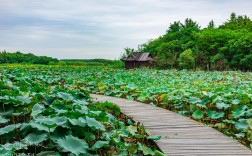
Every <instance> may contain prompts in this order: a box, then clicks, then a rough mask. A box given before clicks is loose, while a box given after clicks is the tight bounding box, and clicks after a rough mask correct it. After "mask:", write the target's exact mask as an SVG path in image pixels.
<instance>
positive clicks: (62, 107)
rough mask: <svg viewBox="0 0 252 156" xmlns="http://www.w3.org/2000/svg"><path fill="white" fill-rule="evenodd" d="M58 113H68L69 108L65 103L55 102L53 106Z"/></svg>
mask: <svg viewBox="0 0 252 156" xmlns="http://www.w3.org/2000/svg"><path fill="white" fill-rule="evenodd" d="M51 107H52V108H53V109H54V110H55V111H56V112H57V113H58V114H62V113H66V112H67V108H66V105H64V104H54V105H52V106H51Z"/></svg>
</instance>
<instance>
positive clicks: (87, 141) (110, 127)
mask: <svg viewBox="0 0 252 156" xmlns="http://www.w3.org/2000/svg"><path fill="white" fill-rule="evenodd" d="M96 70H97V71H99V70H100V69H98V68H97V69H93V70H91V71H89V70H88V69H87V68H85V69H84V68H67V67H53V66H51V67H50V66H23V65H22V66H15V65H14V66H1V67H0V155H15V154H18V155H34V154H35V155H41V156H42V155H85V156H88V155H163V154H162V153H161V152H160V151H158V150H157V147H156V145H155V144H154V142H153V140H158V139H160V137H159V136H148V135H147V133H146V131H145V129H144V127H143V125H140V124H138V123H134V121H132V120H131V119H130V118H128V117H127V116H125V115H124V114H122V113H121V111H120V108H119V107H118V106H117V105H114V104H112V103H109V102H105V103H93V102H92V101H91V100H90V96H89V92H90V90H91V88H90V85H89V84H87V83H86V81H87V79H86V78H88V77H85V76H86V75H89V74H90V76H91V75H92V74H95V73H94V72H95V71H96ZM88 83H90V82H88ZM92 83H95V81H92ZM93 87H95V85H94V86H93ZM104 89H105V88H104Z"/></svg>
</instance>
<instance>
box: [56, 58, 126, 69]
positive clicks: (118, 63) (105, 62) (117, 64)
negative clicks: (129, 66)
mask: <svg viewBox="0 0 252 156" xmlns="http://www.w3.org/2000/svg"><path fill="white" fill-rule="evenodd" d="M60 61H62V62H65V63H66V65H78V66H80V65H90V66H113V67H123V62H122V61H120V60H107V59H62V60H60Z"/></svg>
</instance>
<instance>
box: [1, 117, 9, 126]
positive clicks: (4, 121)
mask: <svg viewBox="0 0 252 156" xmlns="http://www.w3.org/2000/svg"><path fill="white" fill-rule="evenodd" d="M9 121H10V120H9V119H5V118H4V117H3V116H0V124H4V123H6V122H9Z"/></svg>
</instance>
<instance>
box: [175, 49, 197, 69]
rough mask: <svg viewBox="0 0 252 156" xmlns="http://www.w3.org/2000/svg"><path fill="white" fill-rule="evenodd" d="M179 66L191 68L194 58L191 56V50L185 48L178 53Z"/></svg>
mask: <svg viewBox="0 0 252 156" xmlns="http://www.w3.org/2000/svg"><path fill="white" fill-rule="evenodd" d="M178 61H179V67H180V68H181V69H193V68H194V64H195V58H194V57H193V54H192V50H191V49H187V50H185V51H184V52H182V53H181V54H180V55H179V59H178Z"/></svg>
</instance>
